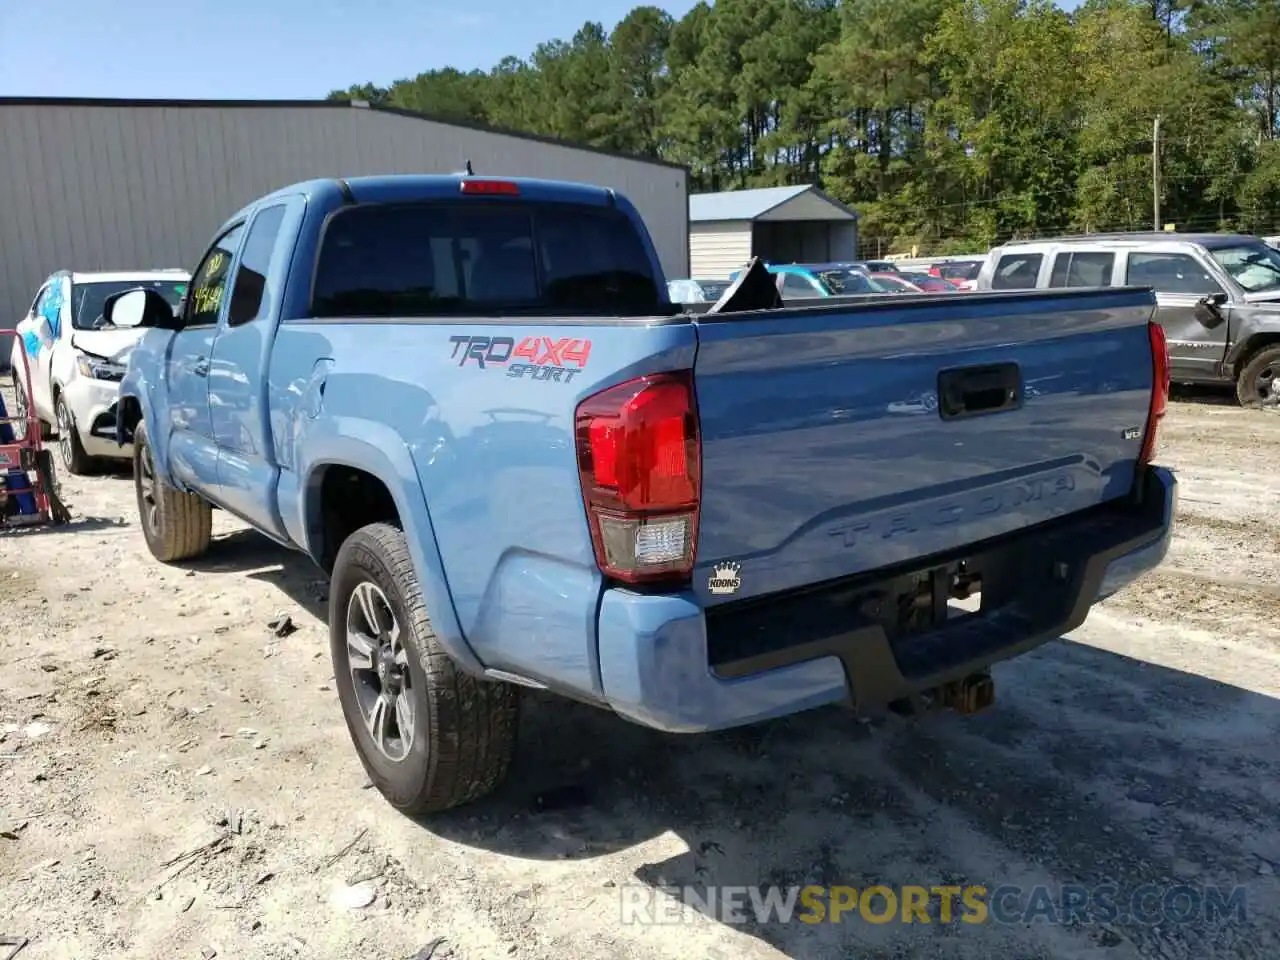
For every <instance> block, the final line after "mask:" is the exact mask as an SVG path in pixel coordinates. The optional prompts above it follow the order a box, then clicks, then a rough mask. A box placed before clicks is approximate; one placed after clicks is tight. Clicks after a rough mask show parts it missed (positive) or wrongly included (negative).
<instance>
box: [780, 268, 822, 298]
mask: <svg viewBox="0 0 1280 960" xmlns="http://www.w3.org/2000/svg"><path fill="white" fill-rule="evenodd" d="M820 296H822V294H820V293H819V292H818V291H817V290H815V289H814V288H813V284H812V283H810V282H809V281H808V279H807V278H805V277H802V276H800V275H799V274H798V273H784V274H783V275H782V297H783V299H785V300H795V299H799V298H801V297H808V298H812V297H820Z"/></svg>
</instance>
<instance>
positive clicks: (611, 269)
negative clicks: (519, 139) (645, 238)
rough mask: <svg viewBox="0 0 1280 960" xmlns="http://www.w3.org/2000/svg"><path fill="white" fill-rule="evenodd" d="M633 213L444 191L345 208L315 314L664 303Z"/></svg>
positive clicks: (633, 310) (327, 243)
mask: <svg viewBox="0 0 1280 960" xmlns="http://www.w3.org/2000/svg"><path fill="white" fill-rule="evenodd" d="M664 292H665V288H664V289H663V291H661V292H660V290H659V281H658V279H657V278H656V277H655V275H654V270H653V267H652V265H651V263H650V261H649V258H648V255H647V253H646V251H645V247H644V244H643V243H642V241H641V238H640V236H639V234H638V233H637V231H636V228H635V226H634V225H633V224H632V222H631V220H630V219H629V218H628V217H627V216H626V215H625V214H623V213H622V212H620V211H618V210H613V209H608V208H600V207H592V206H588V205H585V204H569V203H542V204H538V203H525V202H510V201H498V202H493V203H485V202H477V201H474V200H472V201H467V202H463V203H459V202H456V201H443V202H441V201H434V202H413V203H386V204H367V205H357V206H354V207H349V208H347V209H344V210H341V211H339V212H338V213H336V214H334V215H333V217H332V218H331V219H330V221H329V223H328V225H327V226H326V228H325V231H324V236H323V238H322V241H321V247H320V255H319V259H318V261H317V264H316V276H315V285H314V288H313V293H312V315H313V316H315V317H318V318H322V317H344V316H362V317H392V316H394V317H425V316H449V315H463V316H468V315H483V316H502V315H506V314H513V315H538V314H546V315H584V316H595V315H607V316H643V315H646V314H654V313H659V312H664V310H666V309H669V308H664V306H663V303H664V301H665V299H666V298H665V296H663V293H664Z"/></svg>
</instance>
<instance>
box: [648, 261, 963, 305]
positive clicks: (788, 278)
mask: <svg viewBox="0 0 1280 960" xmlns="http://www.w3.org/2000/svg"><path fill="white" fill-rule="evenodd" d="M982 262H983V261H982V259H981V258H971V259H969V260H964V261H960V260H957V261H956V262H955V263H954V264H953V263H952V262H950V261H947V262H941V261H940V262H937V263H918V262H913V266H914V267H915V269H911V270H902V269H900V268H899V265H898V264H897V263H895V262H894V261H892V260H858V261H849V262H844V261H841V262H832V263H777V264H769V265H768V268H767V269H768V270H769V272H770V273H772V274H774V275H775V276H776V277H777V278H778V291H779V292H780V293H781V294H782V297H783V299H784V300H811V299H818V298H822V297H838V296H851V295H854V294H874V293H956V292H958V291H961V290H967V289H972V285H973V284H972V278H973V277H975V276H976V275H977V270H978V267H980V266H981V265H982ZM944 271H949V272H950V273H951V274H952V276H954V277H956V278H957V279H950V278H948V276H946V275H944ZM740 272H741V271H738V270H735V271H734V272H733V273H731V274H730V275H729V277H728V279H726V280H718V279H717V280H699V279H686V280H671V281H668V283H667V293H668V295H669V297H670V299H671V302H672V303H705V302H708V301H711V302H714V301H715V300H718V299H719V298H720V297H721V296H722V295H723V294H724V292H725V290H727V289H728V287H729V285H730V284H731V283H732V282H733V281H734V280H736V279H737V277H738V274H739V273H740Z"/></svg>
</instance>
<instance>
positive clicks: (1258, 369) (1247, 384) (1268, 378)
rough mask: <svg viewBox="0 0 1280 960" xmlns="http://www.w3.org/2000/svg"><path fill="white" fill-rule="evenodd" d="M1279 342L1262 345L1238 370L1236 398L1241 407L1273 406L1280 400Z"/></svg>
mask: <svg viewBox="0 0 1280 960" xmlns="http://www.w3.org/2000/svg"><path fill="white" fill-rule="evenodd" d="M1277 377H1280V344H1275V345H1274V346H1270V347H1263V348H1262V349H1261V350H1259V351H1258V352H1257V353H1256V354H1254V355H1253V358H1252V359H1250V360H1249V362H1248V363H1246V364H1245V365H1244V367H1243V368H1242V369H1241V370H1240V375H1239V376H1238V377H1237V378H1236V399H1237V400H1239V401H1240V406H1242V407H1264V406H1274V405H1275V404H1276V403H1277V402H1280V394H1277V393H1276V390H1277V388H1280V380H1278V379H1277Z"/></svg>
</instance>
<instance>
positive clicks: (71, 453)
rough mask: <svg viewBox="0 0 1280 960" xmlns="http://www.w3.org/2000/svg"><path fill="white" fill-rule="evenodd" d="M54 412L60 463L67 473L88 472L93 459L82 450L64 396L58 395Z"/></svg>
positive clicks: (92, 464) (91, 466)
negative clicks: (56, 422) (56, 423)
mask: <svg viewBox="0 0 1280 960" xmlns="http://www.w3.org/2000/svg"><path fill="white" fill-rule="evenodd" d="M54 412H55V414H56V415H57V417H58V454H59V456H61V458H62V465H63V466H64V467H66V468H67V473H73V474H76V475H83V474H86V473H89V472H90V471H91V470H92V469H93V467H94V464H95V461H94V459H93V457H91V456H89V455H88V454H87V453H85V452H84V444H82V443H81V442H80V432H79V431H78V430H77V429H76V421H75V419H74V418H73V417H72V416H71V409H70V408H69V407H68V406H67V399H66V397H58V401H57V403H56V405H55V408H54Z"/></svg>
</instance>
